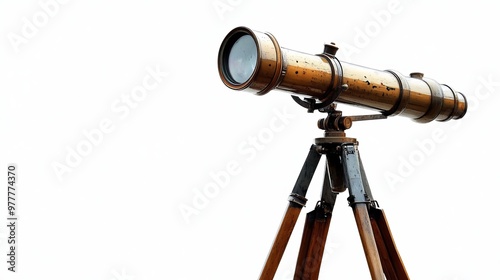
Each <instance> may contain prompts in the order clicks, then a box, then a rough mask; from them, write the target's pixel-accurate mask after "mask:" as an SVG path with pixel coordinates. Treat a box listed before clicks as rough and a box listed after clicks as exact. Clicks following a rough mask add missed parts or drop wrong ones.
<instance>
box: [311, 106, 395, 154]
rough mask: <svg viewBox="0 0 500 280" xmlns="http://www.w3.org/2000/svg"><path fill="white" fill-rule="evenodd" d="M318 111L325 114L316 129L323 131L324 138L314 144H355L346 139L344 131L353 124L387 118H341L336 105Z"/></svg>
mask: <svg viewBox="0 0 500 280" xmlns="http://www.w3.org/2000/svg"><path fill="white" fill-rule="evenodd" d="M318 111H319V112H322V113H327V116H326V117H325V118H322V119H319V120H318V128H319V129H321V130H324V131H325V137H322V138H317V139H316V144H327V143H345V142H351V143H355V142H357V141H356V139H354V138H347V137H346V134H345V131H346V130H347V129H349V128H351V127H352V124H353V122H355V121H367V120H381V119H387V116H386V115H383V114H373V115H359V116H342V111H338V110H337V104H336V103H332V104H330V105H329V106H327V107H324V108H320V109H318Z"/></svg>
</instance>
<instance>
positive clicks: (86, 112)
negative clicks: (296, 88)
mask: <svg viewBox="0 0 500 280" xmlns="http://www.w3.org/2000/svg"><path fill="white" fill-rule="evenodd" d="M306 2H307V3H306ZM306 2H305V1H275V2H270V1H246V0H208V1H197V0H195V1H65V2H63V1H60V2H55V1H54V0H53V1H48V0H41V1H2V2H1V3H0V34H1V37H0V38H1V39H0V133H1V137H0V169H1V170H3V171H1V173H2V174H3V175H2V176H1V181H2V182H3V183H2V184H1V185H2V188H3V189H2V191H1V192H0V193H1V194H2V197H3V198H1V199H0V206H1V207H0V209H1V211H0V213H1V214H0V217H4V218H2V219H0V220H2V222H1V226H0V252H1V254H0V279H75V280H80V279H105V280H122V279H136V280H140V279H148V280H149V279H257V278H258V276H259V273H260V269H261V267H262V265H263V264H264V262H265V258H266V256H267V253H268V250H269V249H270V247H271V244H272V241H273V239H274V236H275V233H276V230H277V228H278V225H279V223H280V221H281V218H282V215H283V212H284V210H285V208H286V205H287V197H288V194H289V193H290V191H291V189H292V187H293V184H294V182H295V179H296V177H297V175H298V172H299V170H300V168H301V166H302V164H303V161H304V159H305V156H306V154H307V151H308V149H309V146H310V145H311V144H312V143H313V140H314V138H315V137H319V136H321V134H322V133H321V131H320V130H318V129H317V128H316V120H317V119H318V118H321V117H322V115H321V114H320V113H314V114H307V113H306V111H305V109H303V108H301V107H300V106H298V105H296V104H295V103H294V102H293V100H292V99H291V98H290V97H289V94H287V93H286V92H279V91H272V92H270V93H269V94H268V95H266V96H264V97H258V96H254V95H252V94H250V93H247V92H234V91H231V90H229V89H228V88H226V87H225V86H224V85H223V83H222V82H221V81H220V78H219V76H218V72H217V53H218V49H219V46H220V43H221V42H222V39H223V38H224V36H225V35H226V34H227V33H228V32H229V31H230V30H231V29H232V28H234V27H237V26H240V25H243V26H248V27H250V28H253V29H255V30H259V31H267V32H270V33H272V34H273V35H275V37H276V38H277V40H278V42H279V43H280V45H281V46H283V47H287V48H290V49H294V50H299V51H303V52H306V53H320V52H322V50H323V43H326V42H331V41H334V42H336V43H337V44H338V45H339V46H340V48H341V50H340V51H339V53H338V57H339V58H340V59H341V60H343V61H347V62H352V63H356V64H360V65H364V66H367V67H371V68H375V69H382V70H383V69H394V70H397V71H399V72H401V73H405V75H408V74H409V73H410V72H414V71H419V72H423V73H425V75H426V76H427V77H431V78H433V79H436V80H437V81H438V82H440V83H446V84H449V85H451V86H452V87H453V88H454V89H456V90H458V91H460V92H463V93H464V94H465V95H466V96H467V97H468V99H469V111H468V112H467V114H466V116H465V117H464V118H463V119H462V120H460V121H450V122H444V123H437V122H434V123H429V124H419V123H415V122H413V121H411V120H410V119H407V118H401V117H395V118H390V119H388V120H384V121H372V122H365V123H355V125H354V127H353V128H352V129H351V130H350V131H348V133H349V136H351V137H356V138H357V139H358V140H359V142H360V153H361V156H362V159H363V163H364V166H365V169H366V172H367V175H368V179H369V181H370V186H371V188H372V191H373V193H374V196H375V198H376V199H377V200H378V201H379V203H380V205H381V207H382V208H383V209H384V210H385V212H386V215H387V216H388V219H389V223H390V226H391V229H392V232H393V235H394V237H395V239H396V243H397V246H398V248H399V251H400V254H401V255H402V257H403V260H404V262H405V265H406V268H407V270H408V272H409V274H410V275H411V277H412V279H442V280H445V279H446V280H463V279H498V264H499V263H500V253H499V252H500V241H499V239H498V238H499V236H500V230H499V227H498V221H499V216H498V215H499V210H498V209H499V208H498V206H497V201H498V197H499V195H500V191H499V190H498V187H500V184H499V183H500V179H499V177H498V170H497V168H496V167H498V163H497V158H498V156H499V149H498V145H497V143H498V140H499V137H498V133H496V130H497V129H498V115H497V112H498V104H500V102H499V97H498V90H499V88H500V71H499V69H498V63H499V62H500V61H499V55H498V49H499V47H500V45H499V43H498V42H499V41H498V38H497V33H498V32H497V31H498V30H497V27H498V26H499V24H500V22H499V20H498V5H496V4H493V3H494V2H492V1H474V2H472V3H469V2H457V1H441V2H439V3H436V1H399V2H398V1H390V0H387V1H376V2H375V1H350V2H349V1H306ZM151 72H156V73H157V74H156V76H155V77H156V80H155V79H152V78H154V77H153V76H152V75H151ZM166 73H168V74H166ZM144 81H147V82H148V83H149V84H146V85H148V86H149V88H150V89H149V90H145V91H143V92H142V93H143V94H142V95H140V97H138V96H139V95H138V93H140V92H138V90H140V89H141V86H142V85H143V82H144ZM142 89H144V88H142ZM133 94H135V96H136V97H135V98H136V99H135V100H134V99H132V101H130V103H125V101H123V100H125V99H126V98H133V97H134V96H133ZM126 104H129V105H126ZM339 108H340V109H341V110H343V111H344V114H357V113H359V111H360V110H359V109H357V108H354V107H351V106H348V105H340V106H339ZM363 112H365V111H363ZM366 112H368V113H374V112H373V111H366ZM366 112H365V113H366ZM283 115H285V116H286V117H283ZM280 116H281V117H280ZM97 130H99V131H97ZM86 135H87V136H86ZM88 135H91V136H88ZM92 137H93V138H92ZM89 139H93V142H91V141H90V140H89ZM252 139H257V141H258V142H257V143H256V144H255V143H254V144H252V143H253V142H252ZM78 153H79V154H78ZM9 163H15V164H17V167H18V184H17V198H18V200H17V201H16V202H17V207H18V208H17V215H18V217H19V220H18V222H17V223H18V228H17V230H18V231H17V235H16V237H17V242H18V243H17V255H16V256H17V259H16V260H17V263H16V270H17V272H16V273H12V272H10V271H8V270H7V267H8V264H7V256H6V255H7V253H8V247H7V245H8V244H7V237H8V235H9V230H8V228H7V226H6V225H7V205H6V204H7V203H6V201H7V194H6V192H7V187H6V185H7V184H6V182H7V178H6V171H7V166H8V164H9ZM321 166H322V164H320V167H319V168H318V175H317V176H316V177H315V180H314V181H313V184H312V185H311V188H310V191H309V193H308V198H309V203H308V206H307V207H306V209H304V210H303V211H302V214H301V217H300V219H299V221H298V224H297V227H296V228H295V231H294V233H293V235H292V240H291V241H290V243H289V245H288V248H287V251H286V252H285V256H284V258H283V260H282V263H281V265H280V268H279V270H278V273H277V275H276V279H291V275H292V272H293V269H294V266H295V258H296V254H297V251H298V248H299V243H300V235H301V230H302V225H303V218H304V215H305V213H306V212H308V211H309V210H311V209H312V207H313V206H314V204H315V201H316V200H317V199H318V198H319V193H320V185H321V180H320V179H321V177H322V172H323V170H322V168H321ZM391 176H392V177H391ZM395 176H396V177H395ZM389 177H391V178H398V179H399V181H394V180H392V181H391V180H389V179H388V178H389ZM346 198H347V194H342V195H340V196H339V198H338V200H337V204H336V208H335V210H334V216H333V219H332V224H331V227H330V233H329V239H328V241H327V246H326V252H325V256H324V260H323V265H322V271H321V275H320V278H322V279H330V278H334V279H369V272H368V269H367V265H366V261H365V258H364V255H363V251H362V248H361V244H360V240H359V237H358V234H357V230H356V226H355V223H354V218H353V216H352V211H351V209H350V208H349V207H348V205H347V202H346ZM182 209H184V210H183V211H182ZM186 209H188V210H189V211H188V210H186Z"/></svg>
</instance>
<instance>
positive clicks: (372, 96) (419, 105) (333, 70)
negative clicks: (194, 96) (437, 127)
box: [218, 27, 467, 123]
mask: <svg viewBox="0 0 500 280" xmlns="http://www.w3.org/2000/svg"><path fill="white" fill-rule="evenodd" d="M243 35H251V36H252V38H253V39H254V40H255V42H256V45H257V56H258V58H257V66H256V67H255V70H254V72H253V74H252V76H251V77H250V79H248V81H246V82H244V83H236V82H233V81H231V80H230V79H228V75H227V69H225V68H226V66H227V64H226V63H225V60H226V59H227V54H228V52H229V50H230V48H231V46H232V44H233V43H234V41H235V40H236V39H238V38H239V37H241V36H243ZM335 48H336V47H335V46H332V44H327V45H325V51H324V53H322V54H316V55H315V54H307V53H302V52H298V51H294V50H290V49H286V48H282V47H280V46H279V44H278V42H277V40H276V39H275V38H274V36H273V35H271V34H269V33H262V32H258V31H253V30H251V29H249V28H246V27H237V28H235V29H233V30H232V31H231V32H230V33H229V34H228V35H227V36H226V38H225V39H224V40H223V42H222V45H221V48H220V50H219V57H218V63H219V74H220V77H221V79H222V81H223V82H224V84H225V85H226V86H228V87H229V88H231V89H233V90H249V91H252V92H253V93H255V94H257V95H263V94H266V93H268V92H269V91H271V90H273V89H279V90H284V91H288V92H290V93H291V94H292V95H295V96H300V97H306V98H314V99H316V100H318V102H321V101H324V100H332V101H334V102H339V103H346V104H351V105H355V106H360V107H363V108H368V109H373V110H377V111H379V112H381V113H382V114H384V115H387V116H394V115H401V116H404V117H408V118H411V119H413V120H415V121H417V122H421V123H426V122H430V121H432V120H437V121H447V120H451V119H460V118H462V117H463V116H464V115H465V113H466V111H467V101H466V98H465V96H464V95H463V94H462V93H460V92H457V91H454V90H453V89H452V88H451V87H449V86H447V85H444V84H439V83H438V82H436V81H434V80H432V79H428V78H425V77H423V74H421V73H413V74H412V75H411V76H403V75H401V74H400V73H398V72H396V71H392V70H376V69H371V68H368V67H364V66H360V65H356V64H352V63H348V62H341V61H339V60H338V59H337V58H336V57H335V51H336V49H335ZM332 97H333V98H332Z"/></svg>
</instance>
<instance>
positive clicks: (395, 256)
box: [260, 104, 409, 280]
mask: <svg viewBox="0 0 500 280" xmlns="http://www.w3.org/2000/svg"><path fill="white" fill-rule="evenodd" d="M323 111H324V112H327V113H328V116H327V117H326V118H324V119H321V120H319V122H318V126H319V128H320V129H323V130H325V136H324V137H321V138H317V139H316V140H315V144H313V145H312V146H311V148H310V150H309V153H308V155H307V157H306V160H305V162H304V165H303V166H302V169H301V171H300V173H299V176H298V179H297V181H296V183H295V186H294V187H293V190H292V193H291V194H290V196H289V199H288V200H289V205H288V208H287V210H286V212H285V215H284V217H283V220H282V223H281V226H280V228H279V230H278V233H277V235H276V238H275V240H274V244H273V246H272V248H271V250H270V252H269V255H268V258H267V261H266V263H265V265H264V268H263V270H262V273H261V276H260V279H261V280H267V279H273V277H274V275H275V273H276V270H277V269H278V266H279V263H280V261H281V258H282V256H283V254H284V251H285V249H286V246H287V243H288V240H289V239H290V236H291V234H292V231H293V228H294V226H295V224H296V222H297V219H298V217H299V214H300V211H301V209H302V208H303V207H304V206H305V204H306V201H307V199H306V193H307V189H308V188H309V184H310V182H311V180H312V177H313V175H314V172H315V170H316V168H317V166H318V163H319V161H320V158H321V156H322V155H326V168H325V177H324V181H323V190H322V195H321V200H320V201H319V202H318V203H317V204H316V207H315V209H314V210H313V211H311V212H309V213H308V214H307V216H306V221H305V225H304V230H303V233H302V240H301V245H300V249H299V254H298V258H297V264H296V268H295V274H294V279H295V280H299V279H300V280H306V279H318V277H319V271H320V266H321V260H322V257H323V251H324V246H325V243H326V238H327V235H328V228H329V225H330V220H331V217H332V211H333V207H334V205H335V200H336V197H337V195H338V194H339V193H341V192H343V191H345V190H346V189H348V190H349V198H348V201H349V206H350V207H351V208H352V210H353V212H354V218H355V220H356V225H357V228H358V231H359V235H360V238H361V243H362V245H363V249H364V253H365V256H366V261H367V263H368V268H369V270H370V274H371V277H372V279H376V280H383V279H388V280H401V279H409V277H408V274H407V272H406V269H405V267H404V264H403V262H402V260H401V257H400V256H399V253H398V250H397V248H396V245H395V243H394V240H393V238H392V234H391V231H390V229H389V224H388V223H387V220H386V217H385V215H384V211H383V210H382V209H380V208H379V205H378V203H377V201H376V200H374V199H373V196H372V193H371V191H370V187H369V185H368V181H367V179H366V174H365V171H364V169H363V165H362V162H361V158H360V156H359V152H358V142H357V140H356V139H354V138H348V137H346V135H345V132H344V131H345V130H346V129H348V128H350V127H351V125H352V122H353V121H358V120H369V119H379V118H385V116H383V115H369V116H354V117H343V116H342V112H340V111H336V110H335V104H333V105H332V106H330V107H329V108H327V109H325V110H323ZM384 275H385V278H384Z"/></svg>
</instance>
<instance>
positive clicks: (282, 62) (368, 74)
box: [218, 27, 467, 280]
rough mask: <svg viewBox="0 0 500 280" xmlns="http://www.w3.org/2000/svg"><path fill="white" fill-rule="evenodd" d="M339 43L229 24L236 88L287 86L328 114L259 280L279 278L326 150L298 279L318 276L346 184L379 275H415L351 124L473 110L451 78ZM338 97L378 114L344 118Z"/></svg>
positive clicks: (222, 55) (223, 62)
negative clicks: (280, 37) (291, 42)
mask: <svg viewBox="0 0 500 280" xmlns="http://www.w3.org/2000/svg"><path fill="white" fill-rule="evenodd" d="M337 50H338V48H337V47H336V46H335V44H325V46H324V50H323V53H321V54H317V55H312V54H306V53H301V52H297V51H293V50H289V49H285V48H281V47H280V46H279V45H278V42H277V41H276V39H275V38H274V36H272V35H271V34H269V33H262V32H256V31H252V30H250V29H248V28H246V27H237V28H235V29H233V30H232V31H230V32H229V34H228V35H227V36H226V37H225V38H224V40H223V42H222V45H221V47H220V50H219V55H218V69H219V74H220V77H221V79H222V81H223V82H224V84H225V85H226V86H228V87H229V88H230V89H233V90H251V91H253V92H254V93H255V94H257V95H263V94H266V93H268V92H269V91H271V90H273V89H280V90H284V91H288V92H290V93H291V95H292V97H293V99H294V100H295V101H296V102H297V103H298V104H299V105H301V106H303V107H306V108H307V109H308V111H309V112H313V111H314V110H318V111H320V112H323V113H327V114H328V115H327V117H326V118H323V119H320V120H319V121H318V127H319V128H320V129H322V130H324V136H323V137H319V138H316V139H315V143H314V144H313V145H311V147H310V149H309V152H308V155H307V157H306V160H305V162H304V164H303V166H302V169H301V171H300V173H299V176H298V178H297V181H296V183H295V185H294V187H293V189H292V192H291V194H290V196H289V197H288V201H289V204H288V207H287V209H286V211H285V214H284V216H283V220H282V223H281V225H280V227H279V229H278V232H277V234H276V238H275V241H274V244H273V246H272V248H271V250H270V252H269V255H268V257H267V261H266V263H265V265H264V267H263V269H262V272H261V275H260V280H271V279H273V278H274V277H275V274H276V271H277V268H278V266H279V263H280V261H281V258H282V256H283V254H284V252H285V249H286V246H287V243H288V241H289V239H290V236H291V234H292V231H293V228H294V227H295V224H296V222H297V220H298V217H299V214H300V211H301V209H302V208H303V207H305V205H306V202H307V198H306V193H307V190H308V188H309V184H310V182H311V180H312V177H313V175H314V173H315V170H316V168H317V166H318V163H319V161H320V158H321V157H322V156H323V155H324V156H326V162H325V163H326V164H325V165H326V166H325V173H324V180H323V189H322V193H321V199H320V200H319V201H318V202H317V204H316V206H315V208H314V210H313V211H311V212H309V213H308V214H307V216H306V221H305V225H304V230H303V233H302V241H301V245H300V250H299V254H298V257H297V263H296V267H295V273H294V280H316V279H318V277H319V273H320V267H321V262H322V256H323V252H324V246H325V243H326V239H327V236H328V228H329V225H330V221H331V217H332V212H333V207H334V205H335V201H336V197H337V195H338V194H340V193H342V192H344V191H345V190H348V191H349V197H348V199H347V200H348V201H349V206H350V207H351V208H352V209H353V213H354V218H355V220H356V225H357V227H358V232H359V235H360V238H361V243H362V245H363V249H364V251H365V257H366V260H367V263H368V268H369V270H370V275H371V277H372V279H374V280H402V279H403V280H407V279H410V278H409V276H408V273H407V271H406V268H405V266H404V264H403V261H402V259H401V257H400V255H399V252H398V250H397V248H396V245H395V242H394V239H393V237H392V233H391V231H390V228H389V224H388V222H387V219H386V216H385V213H384V211H383V210H382V209H381V208H379V203H378V202H377V201H376V200H375V199H374V197H373V195H372V192H371V189H370V186H369V184H368V180H367V177H366V173H365V170H364V168H363V164H362V162H361V158H360V155H359V151H358V141H357V140H356V139H355V138H350V137H346V134H345V130H347V129H349V128H350V127H351V125H352V121H356V120H371V119H384V118H387V117H388V116H396V115H400V116H405V117H409V118H411V119H413V120H415V121H416V122H419V123H427V122H430V121H433V120H437V121H448V120H451V119H460V118H462V117H463V116H464V115H465V113H466V111H467V100H466V98H465V96H464V95H463V94H462V93H460V92H456V91H455V90H453V89H452V88H451V87H449V86H447V85H444V84H439V83H438V82H436V81H434V80H432V79H429V78H426V77H423V74H421V73H412V74H410V76H409V77H407V76H403V75H401V74H400V73H398V72H396V71H392V70H385V71H380V70H375V69H371V68H367V67H363V66H358V65H355V64H351V63H347V62H341V61H339V60H338V59H337V58H336V57H335V54H336V52H337ZM302 98H303V99H302ZM338 102H339V103H346V104H351V105H355V106H360V107H363V108H367V109H373V110H377V111H379V113H378V114H376V115H367V116H351V117H344V116H342V112H340V111H337V110H336V103H338ZM353 268H354V266H353Z"/></svg>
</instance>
